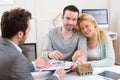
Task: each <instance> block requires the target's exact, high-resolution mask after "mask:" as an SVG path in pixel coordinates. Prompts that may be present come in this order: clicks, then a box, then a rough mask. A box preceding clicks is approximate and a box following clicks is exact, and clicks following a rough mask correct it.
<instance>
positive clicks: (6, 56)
mask: <svg viewBox="0 0 120 80" xmlns="http://www.w3.org/2000/svg"><path fill="white" fill-rule="evenodd" d="M32 71H34V67H33V65H32V63H30V62H29V61H28V60H27V58H26V57H25V56H24V55H23V54H22V53H20V52H19V51H17V49H16V48H15V46H14V45H13V44H12V43H10V42H9V41H8V40H6V39H4V38H0V80H34V79H33V77H32V75H31V73H30V72H32ZM54 77H55V76H53V77H51V78H49V79H48V80H57V79H52V78H54Z"/></svg>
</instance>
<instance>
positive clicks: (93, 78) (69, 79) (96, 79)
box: [31, 66, 120, 80]
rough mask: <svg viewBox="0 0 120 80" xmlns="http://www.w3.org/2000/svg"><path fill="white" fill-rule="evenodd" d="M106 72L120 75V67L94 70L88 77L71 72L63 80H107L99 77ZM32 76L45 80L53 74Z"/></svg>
mask: <svg viewBox="0 0 120 80" xmlns="http://www.w3.org/2000/svg"><path fill="white" fill-rule="evenodd" d="M105 70H109V71H112V72H116V73H120V66H111V67H97V68H93V75H88V76H78V75H77V74H76V72H71V73H68V74H67V75H66V76H65V77H64V78H63V79H61V80H105V79H104V78H103V77H100V76H98V75H97V74H98V73H101V72H103V71H105ZM31 74H32V76H33V77H34V79H35V80H45V79H46V78H47V77H49V76H51V75H52V73H50V72H49V71H44V72H42V71H39V72H32V73H31Z"/></svg>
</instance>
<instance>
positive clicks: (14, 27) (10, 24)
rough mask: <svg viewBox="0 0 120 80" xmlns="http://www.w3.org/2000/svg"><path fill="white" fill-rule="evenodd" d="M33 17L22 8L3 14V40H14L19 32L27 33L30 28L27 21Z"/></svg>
mask: <svg viewBox="0 0 120 80" xmlns="http://www.w3.org/2000/svg"><path fill="white" fill-rule="evenodd" d="M31 17H32V15H31V13H30V12H29V11H27V10H25V9H21V8H17V9H12V10H10V11H6V12H4V13H3V15H2V18H1V32H2V37H3V38H12V37H13V36H15V35H16V34H17V32H18V31H23V33H24V35H25V31H26V29H27V28H28V24H27V21H28V20H29V19H31Z"/></svg>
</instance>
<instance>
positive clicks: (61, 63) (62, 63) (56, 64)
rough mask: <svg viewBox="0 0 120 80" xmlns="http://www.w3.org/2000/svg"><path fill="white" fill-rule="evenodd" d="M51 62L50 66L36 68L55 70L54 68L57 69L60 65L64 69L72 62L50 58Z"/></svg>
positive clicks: (69, 66)
mask: <svg viewBox="0 0 120 80" xmlns="http://www.w3.org/2000/svg"><path fill="white" fill-rule="evenodd" d="M49 62H50V63H51V64H52V67H49V68H41V69H38V70H42V71H43V70H56V69H59V68H61V67H63V68H64V69H70V68H71V66H72V64H73V62H70V61H57V60H50V61H49Z"/></svg>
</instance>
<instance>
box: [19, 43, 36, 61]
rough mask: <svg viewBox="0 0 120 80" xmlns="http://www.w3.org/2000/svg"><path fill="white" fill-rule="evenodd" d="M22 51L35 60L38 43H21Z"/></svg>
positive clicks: (29, 58) (31, 59) (30, 59)
mask: <svg viewBox="0 0 120 80" xmlns="http://www.w3.org/2000/svg"><path fill="white" fill-rule="evenodd" d="M20 47H21V49H22V53H23V54H24V55H25V56H26V57H27V58H28V60H29V61H33V60H35V59H36V58H37V50H36V43H25V44H22V45H20Z"/></svg>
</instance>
